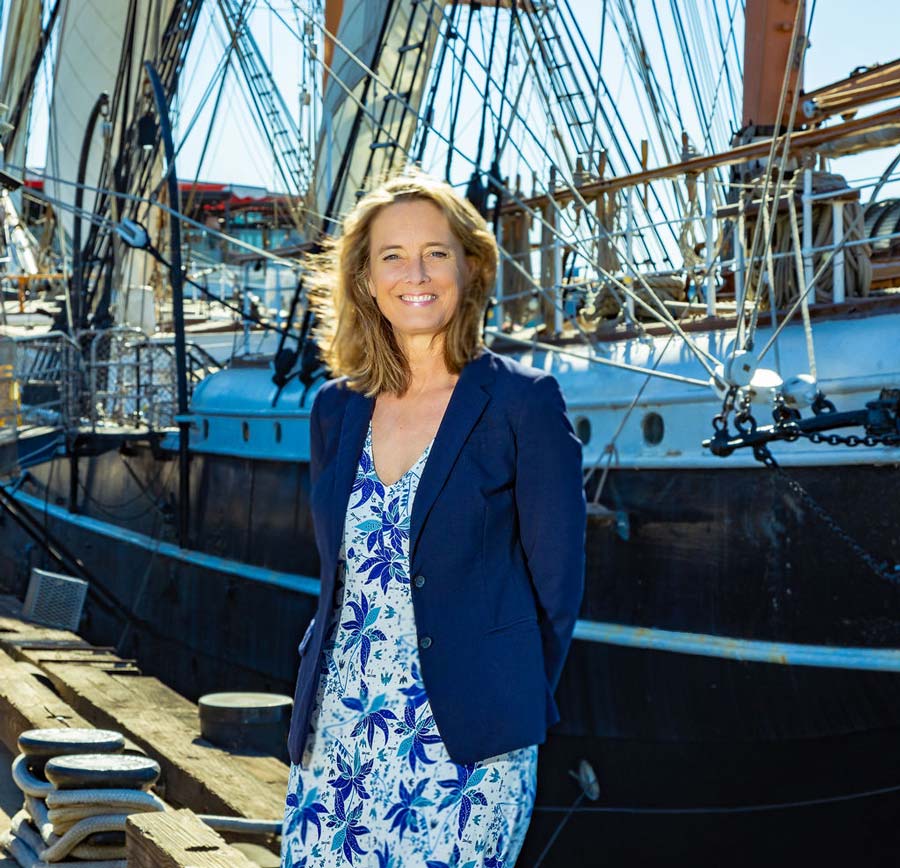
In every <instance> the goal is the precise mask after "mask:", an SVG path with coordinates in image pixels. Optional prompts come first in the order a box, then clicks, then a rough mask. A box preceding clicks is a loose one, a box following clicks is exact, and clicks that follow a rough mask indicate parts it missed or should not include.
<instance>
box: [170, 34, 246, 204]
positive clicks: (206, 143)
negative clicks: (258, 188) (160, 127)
mask: <svg viewBox="0 0 900 868" xmlns="http://www.w3.org/2000/svg"><path fill="white" fill-rule="evenodd" d="M233 47H234V43H231V44H230V45H229V46H228V49H227V50H226V52H225V58H224V65H223V66H222V71H221V76H222V78H221V81H219V89H218V93H217V94H216V98H215V101H214V102H213V107H212V113H211V114H212V117H211V119H210V122H209V126H208V127H207V129H206V135H205V136H204V138H203V147H202V148H201V149H200V157H199V158H198V159H197V171H196V172H195V173H194V181H193V183H192V184H191V189H190V192H189V193H188V200H187V202H186V203H185V205H184V209H183V210H185V211H187V212H190V211H191V210H192V209H193V207H194V201H195V200H196V198H197V183H198V181H199V180H200V172H201V171H202V170H203V163H204V162H205V160H206V153H207V151H208V149H209V144H210V142H211V141H212V133H213V129H214V127H215V119H216V117H217V116H218V113H219V106H220V105H221V102H222V95H223V94H224V93H225V82H226V81H227V79H228V70H229V69H230V67H231V54H232V49H233ZM218 74H219V73H218V72H216V73H214V74H213V75H212V76H211V77H210V82H209V83H210V87H211V86H212V83H213V81H215V79H216V77H217V75H218ZM206 99H207V97H206V95H205V94H204V98H203V100H202V102H203V104H204V105H205V103H206ZM195 117H199V108H198V111H197V113H196V115H195ZM192 128H193V122H192V123H191V124H190V125H189V126H188V129H187V131H186V132H185V134H184V136H182V139H181V145H179V147H178V150H177V151H176V157H177V154H178V153H179V152H180V151H181V148H182V147H184V145H185V144H186V142H187V138H188V136H189V135H190V131H191V129H192Z"/></svg>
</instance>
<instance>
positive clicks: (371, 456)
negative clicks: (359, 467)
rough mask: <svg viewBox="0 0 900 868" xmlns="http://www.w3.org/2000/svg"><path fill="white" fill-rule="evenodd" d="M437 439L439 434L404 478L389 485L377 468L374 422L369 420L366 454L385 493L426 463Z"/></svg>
mask: <svg viewBox="0 0 900 868" xmlns="http://www.w3.org/2000/svg"><path fill="white" fill-rule="evenodd" d="M436 438H437V434H435V435H434V437H432V438H431V440H430V441H429V443H428V445H427V446H426V447H425V448H424V449H423V450H422V453H421V454H420V455H419V457H418V458H417V459H416V460H415V461H414V462H413V464H412V466H411V467H410V468H409V469H408V470H407V471H406V472H405V473H404V474H403V476H401V477H400V478H399V479H397V480H396V481H395V482H391V483H390V484H388V483H387V482H385V481H384V480H383V479H382V478H381V476H380V475H379V473H378V469H377V468H376V467H375V449H374V447H373V446H372V420H371V419H369V428H368V430H367V431H366V442H365V446H364V447H363V448H364V449H365V451H366V454H367V455H368V456H369V460H370V461H371V462H372V473H373V474H374V475H375V478H376V479H377V480H378V481H379V482H380V483H381V485H382V487H383V488H384V490H385V491H389V490H390V489H392V488H394V487H395V486H397V485H399V484H400V483H401V482H403V480H404V479H406V477H407V476H409V474H410V473H412V472H413V471H414V470H415V469H416V468H417V467H418V466H419V464H420V463H421V462H423V461H425V460H426V459H427V458H428V454H429V453H430V452H431V447H432V446H433V445H434V441H435V439H436ZM420 475H421V474H420Z"/></svg>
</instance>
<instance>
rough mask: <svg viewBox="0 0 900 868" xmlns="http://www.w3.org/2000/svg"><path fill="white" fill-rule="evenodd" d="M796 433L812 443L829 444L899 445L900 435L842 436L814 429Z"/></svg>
mask: <svg viewBox="0 0 900 868" xmlns="http://www.w3.org/2000/svg"><path fill="white" fill-rule="evenodd" d="M797 434H798V436H800V437H805V438H806V439H807V440H810V441H811V442H813V443H827V444H828V445H829V446H900V436H898V435H896V434H883V435H880V436H879V435H877V434H867V435H866V436H865V437H860V436H858V435H856V434H849V435H847V436H846V437H842V436H841V435H840V434H820V433H818V432H815V431H813V432H810V433H807V434H804V433H803V432H802V431H798V432H797Z"/></svg>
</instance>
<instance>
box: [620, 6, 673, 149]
mask: <svg viewBox="0 0 900 868" xmlns="http://www.w3.org/2000/svg"><path fill="white" fill-rule="evenodd" d="M625 2H626V0H619V9H620V12H621V15H622V20H623V24H624V26H625V32H626V33H627V34H628V39H629V42H630V44H631V60H632V62H633V63H634V65H635V67H636V68H637V72H638V76H639V78H640V80H641V82H642V84H643V86H644V88H643V89H644V93H645V95H646V97H647V101H648V103H649V107H650V111H651V112H652V117H653V120H654V122H655V125H656V131H657V133H658V135H659V139H660V143H661V145H662V148H663V152H664V154H665V158H666V162H669V163H671V162H673V160H672V155H671V153H670V152H669V136H671V138H672V140H675V141H677V138H676V135H675V131H674V130H673V129H672V123H671V121H670V120H669V117H668V115H667V114H664V113H663V104H664V100H663V98H662V88H660V86H659V81H658V79H657V78H656V75H655V73H654V71H653V67H652V66H651V64H650V63H649V62H648V61H649V58H648V55H647V47H646V44H645V42H644V40H643V37H642V36H641V33H640V31H638V30H636V29H635V27H634V20H636V19H637V9H636V7H635V3H634V0H627V2H628V3H629V4H630V8H631V12H630V14H629V12H628V10H627V9H626V8H625ZM622 48H623V51H625V47H624V45H623V47H622ZM627 54H628V53H627V52H626V56H627ZM667 60H668V58H667ZM635 90H637V88H635ZM663 125H665V127H666V129H667V130H668V136H667V135H666V131H665V130H664V129H663Z"/></svg>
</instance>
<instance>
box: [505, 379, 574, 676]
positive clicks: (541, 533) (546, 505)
mask: <svg viewBox="0 0 900 868" xmlns="http://www.w3.org/2000/svg"><path fill="white" fill-rule="evenodd" d="M522 391H523V393H524V396H523V405H522V407H521V410H520V412H519V419H518V423H517V425H516V488H515V495H516V506H517V510H518V514H519V534H520V538H521V541H522V546H523V549H524V552H525V557H526V562H527V564H528V569H529V572H530V573H531V579H532V582H533V584H534V589H535V594H536V597H537V601H538V607H539V612H538V623H539V624H540V628H541V639H542V644H543V650H544V666H545V671H546V675H547V681H548V683H549V685H550V688H551V690H554V691H555V690H556V685H557V683H558V682H559V676H560V673H561V672H562V668H563V664H564V663H565V659H566V654H567V653H568V650H569V644H570V643H571V641H572V632H573V630H574V629H575V621H576V619H577V617H578V612H579V609H580V607H581V598H582V594H583V592H584V562H585V554H584V546H585V528H586V505H585V495H584V484H583V477H582V452H581V441H580V440H579V439H578V437H577V436H576V435H575V432H574V430H573V429H572V425H571V423H570V422H569V419H568V417H567V416H566V405H565V401H564V400H563V396H562V392H561V391H560V388H559V384H558V383H557V381H556V379H555V378H554V377H552V376H550V375H545V376H543V377H540V378H538V379H537V380H534V381H532V383H531V384H529V386H528V387H527V388H525V389H523V390H522Z"/></svg>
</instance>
